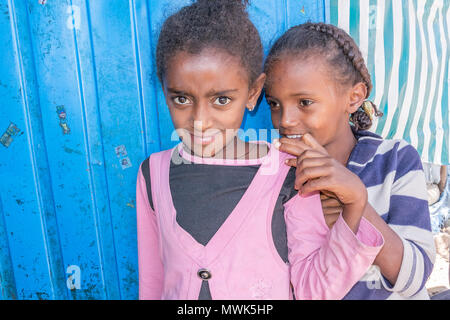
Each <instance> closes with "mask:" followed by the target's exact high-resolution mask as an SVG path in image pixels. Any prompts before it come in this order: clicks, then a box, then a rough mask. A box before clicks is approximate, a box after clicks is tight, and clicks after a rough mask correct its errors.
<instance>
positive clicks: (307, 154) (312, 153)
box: [297, 149, 330, 162]
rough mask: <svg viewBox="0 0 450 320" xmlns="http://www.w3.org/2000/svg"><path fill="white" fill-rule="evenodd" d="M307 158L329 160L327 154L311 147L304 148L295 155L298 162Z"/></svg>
mask: <svg viewBox="0 0 450 320" xmlns="http://www.w3.org/2000/svg"><path fill="white" fill-rule="evenodd" d="M309 158H323V159H328V161H329V160H330V157H329V156H328V155H326V154H324V153H322V152H320V151H317V150H313V149H309V150H305V151H303V152H302V153H301V154H300V155H299V156H298V157H297V159H298V162H300V161H303V160H304V159H309Z"/></svg>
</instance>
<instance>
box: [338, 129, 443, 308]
mask: <svg viewBox="0 0 450 320" xmlns="http://www.w3.org/2000/svg"><path fill="white" fill-rule="evenodd" d="M355 136H356V138H357V139H358V142H357V144H356V146H355V148H354V149H353V151H352V153H351V155H350V158H349V161H348V164H347V168H348V169H349V170H351V171H352V172H353V173H355V174H357V175H358V176H359V177H360V179H361V180H362V181H363V183H364V184H365V185H366V187H367V192H368V197H369V203H370V205H371V206H372V207H373V208H374V209H375V211H376V212H377V213H378V214H379V215H380V216H381V217H382V218H383V219H384V221H385V222H386V223H387V224H388V225H389V226H390V227H391V228H392V229H393V230H394V231H395V232H396V233H397V234H398V236H399V237H400V238H401V239H402V242H403V247H404V251H403V260H402V265H401V268H400V272H399V275H398V279H397V281H396V283H395V285H394V286H392V285H391V284H390V283H389V281H388V280H387V279H386V278H384V277H383V275H382V274H381V273H380V270H379V268H378V267H377V266H375V265H373V266H372V267H370V268H369V270H368V271H367V273H366V274H365V275H364V277H363V278H362V279H361V280H360V281H359V282H357V283H356V285H355V286H354V287H353V288H352V289H351V290H350V292H349V293H348V294H347V295H346V296H345V297H344V299H364V300H365V299H378V300H380V299H382V300H384V299H429V296H428V294H427V290H426V288H425V283H426V281H427V279H428V277H429V275H430V274H431V271H432V269H433V263H434V259H435V247H434V241H433V235H432V233H431V225H430V214H429V209H428V202H427V190H426V182H425V175H424V172H423V169H422V162H421V160H420V157H419V154H418V153H417V151H416V150H415V149H414V147H412V146H411V145H410V144H408V143H407V142H405V141H403V140H383V139H382V138H381V137H380V136H378V135H376V134H374V133H371V132H368V131H358V132H356V133H355Z"/></svg>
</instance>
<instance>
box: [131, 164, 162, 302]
mask: <svg viewBox="0 0 450 320" xmlns="http://www.w3.org/2000/svg"><path fill="white" fill-rule="evenodd" d="M136 211H137V240H138V264H139V299H141V300H157V299H161V293H162V288H163V265H162V262H161V256H160V250H159V235H158V225H157V222H156V215H155V212H154V211H153V210H152V208H151V207H150V204H149V201H148V196H147V187H146V184H145V179H144V176H143V175H142V171H141V169H139V173H138V178H137V186H136Z"/></svg>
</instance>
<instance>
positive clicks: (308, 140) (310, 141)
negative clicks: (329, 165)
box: [301, 133, 328, 154]
mask: <svg viewBox="0 0 450 320" xmlns="http://www.w3.org/2000/svg"><path fill="white" fill-rule="evenodd" d="M301 139H302V140H303V142H304V143H305V144H307V145H308V146H310V147H311V148H312V149H314V150H317V151H319V152H323V153H325V154H328V152H327V150H326V149H325V148H324V147H322V145H321V144H320V143H318V142H317V140H316V139H314V137H313V136H312V135H311V134H309V133H305V134H304V135H303V136H302V138H301Z"/></svg>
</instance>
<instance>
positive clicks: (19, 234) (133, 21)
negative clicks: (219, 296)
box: [0, 0, 326, 299]
mask: <svg viewBox="0 0 450 320" xmlns="http://www.w3.org/2000/svg"><path fill="white" fill-rule="evenodd" d="M253 2H254V4H253V5H251V6H250V8H249V12H250V17H251V19H252V20H253V21H254V23H255V24H256V26H257V28H258V30H259V31H260V33H261V36H262V40H263V44H264V49H265V52H266V53H267V51H268V50H269V48H270V45H271V44H272V43H273V41H274V40H275V39H276V37H278V36H279V35H280V34H281V33H283V32H284V31H285V30H286V29H287V28H289V27H290V26H292V25H295V24H298V23H301V22H305V21H307V20H313V21H323V20H324V18H325V12H326V10H325V9H326V8H325V5H324V4H325V3H326V2H325V1H323V0H320V1H319V0H317V1H312V0H309V1H291V0H284V1H279V0H267V1H253ZM189 3H191V1H187V0H179V1H169V0H167V1H162V0H158V1H153V0H152V1H145V0H129V1H125V0H115V1H108V0H95V1H88V0H58V1H56V0H47V1H40V0H28V1H24V0H8V1H6V0H2V1H0V41H1V43H2V45H3V48H2V50H1V51H0V61H1V62H0V63H1V69H0V76H1V77H0V101H1V105H0V106H1V109H0V112H1V114H0V135H3V134H4V135H3V137H4V138H6V139H3V140H2V141H3V143H2V144H3V145H0V173H1V184H0V215H1V216H0V298H1V299H136V298H137V297H138V282H137V279H138V275H137V243H136V217H135V215H136V213H135V181H136V175H137V171H138V167H139V164H140V162H141V161H143V160H144V159H145V158H146V157H148V156H149V155H150V154H151V153H153V152H156V151H159V150H162V149H167V148H170V147H172V146H173V145H174V144H175V143H177V139H173V138H172V131H173V125H172V123H171V120H170V115H169V112H168V110H167V107H166V105H165V102H164V96H163V94H162V91H161V88H160V84H159V82H158V79H157V77H156V72H155V65H154V56H155V45H156V42H157V37H158V32H159V29H160V27H161V24H162V22H163V21H164V19H165V18H167V17H168V16H169V15H170V14H171V13H172V12H174V11H176V10H177V9H179V8H180V7H181V6H183V5H186V4H189ZM258 109H259V110H258V111H257V112H255V111H254V112H252V113H248V114H246V117H245V119H244V123H243V128H244V129H247V128H255V129H259V128H270V127H271V122H270V114H269V108H268V106H267V104H265V103H264V102H263V103H262V104H261V105H260V106H259V108H258Z"/></svg>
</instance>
